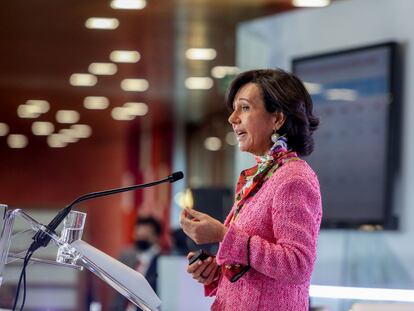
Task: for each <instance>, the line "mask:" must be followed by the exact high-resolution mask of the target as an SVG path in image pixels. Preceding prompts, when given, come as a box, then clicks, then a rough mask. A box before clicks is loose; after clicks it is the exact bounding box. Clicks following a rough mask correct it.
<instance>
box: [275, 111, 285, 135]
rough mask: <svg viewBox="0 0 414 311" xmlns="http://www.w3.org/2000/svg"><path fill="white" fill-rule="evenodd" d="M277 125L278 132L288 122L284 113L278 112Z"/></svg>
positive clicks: (276, 115)
mask: <svg viewBox="0 0 414 311" xmlns="http://www.w3.org/2000/svg"><path fill="white" fill-rule="evenodd" d="M275 117H276V118H275V124H274V126H275V130H276V131H277V130H279V129H280V128H281V127H282V126H283V124H284V123H285V121H286V116H285V114H284V113H283V112H282V111H276V112H275Z"/></svg>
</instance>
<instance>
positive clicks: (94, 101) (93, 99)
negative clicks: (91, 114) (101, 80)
mask: <svg viewBox="0 0 414 311" xmlns="http://www.w3.org/2000/svg"><path fill="white" fill-rule="evenodd" d="M83 106H84V107H85V108H86V109H92V110H102V109H106V108H108V106H109V100H108V98H106V97H105V96H87V97H85V99H84V100H83Z"/></svg>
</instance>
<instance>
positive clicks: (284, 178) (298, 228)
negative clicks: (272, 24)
mask: <svg viewBox="0 0 414 311" xmlns="http://www.w3.org/2000/svg"><path fill="white" fill-rule="evenodd" d="M226 104H227V105H228V106H229V108H230V109H231V111H232V113H231V115H230V117H229V119H228V121H229V122H230V123H231V125H232V126H233V130H234V132H235V134H236V136H237V139H238V142H239V148H240V150H242V151H247V152H250V153H252V154H253V155H255V156H256V160H257V165H256V166H254V167H252V168H250V169H247V170H244V171H243V172H241V174H240V177H239V181H238V183H237V187H236V196H235V203H234V205H233V208H232V210H231V212H230V214H229V215H228V217H227V219H226V221H225V223H224V224H222V223H221V222H219V221H217V220H216V219H214V218H212V217H210V216H208V215H206V214H203V213H200V212H197V211H194V210H190V209H185V210H184V211H183V212H182V213H181V218H180V223H181V227H182V228H183V230H184V232H185V233H186V234H187V235H188V236H189V237H190V238H191V239H193V240H194V241H195V242H196V243H197V244H204V243H214V242H220V247H219V250H218V253H217V255H216V256H211V257H208V258H207V259H205V260H198V261H196V262H195V263H193V264H191V265H189V266H188V269H187V270H188V272H189V273H190V274H192V277H193V278H194V279H195V280H197V281H198V282H200V283H203V284H204V286H205V293H206V295H208V296H212V295H215V296H216V299H215V301H214V303H213V305H212V307H211V309H212V310H226V311H233V310H235V311H236V310H237V311H240V310H246V311H254V310H279V311H285V310H286V311H287V310H289V311H293V310H294V311H299V310H300V311H305V310H308V308H309V306H308V301H309V294H308V293H309V283H310V278H311V274H312V270H313V266H314V262H315V257H316V241H317V237H318V234H319V226H320V221H321V216H322V205H321V195H320V190H319V183H318V179H317V177H316V175H315V173H314V172H313V171H312V169H311V168H310V167H309V166H308V164H307V163H306V162H305V161H304V160H302V159H300V158H299V156H306V155H309V154H310V153H311V152H312V151H313V138H312V133H313V131H314V130H316V128H317V127H318V124H319V120H318V118H316V117H315V116H314V115H313V114H312V100H311V98H310V96H309V94H308V92H307V91H306V89H305V87H304V86H303V84H302V82H301V81H300V80H299V79H298V78H296V77H295V76H294V75H292V74H289V73H287V72H284V71H282V70H280V69H276V70H253V71H248V72H244V73H241V74H240V75H238V76H237V77H236V79H235V80H234V81H233V82H232V84H231V86H230V88H229V90H228V92H227V95H226ZM192 255H193V253H190V254H189V255H188V257H189V258H190V257H191V256H192Z"/></svg>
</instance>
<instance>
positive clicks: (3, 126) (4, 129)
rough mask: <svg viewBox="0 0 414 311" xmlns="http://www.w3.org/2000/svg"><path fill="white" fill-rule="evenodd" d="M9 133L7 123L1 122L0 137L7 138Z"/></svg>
mask: <svg viewBox="0 0 414 311" xmlns="http://www.w3.org/2000/svg"><path fill="white" fill-rule="evenodd" d="M8 133H9V126H8V125H7V124H6V123H3V122H0V136H6V135H7V134H8Z"/></svg>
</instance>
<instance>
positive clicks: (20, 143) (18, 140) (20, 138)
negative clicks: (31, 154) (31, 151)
mask: <svg viewBox="0 0 414 311" xmlns="http://www.w3.org/2000/svg"><path fill="white" fill-rule="evenodd" d="M7 144H8V145H9V147H10V148H16V149H20V148H24V147H26V146H27V144H28V139H27V137H26V136H24V135H22V134H10V135H9V136H7Z"/></svg>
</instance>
